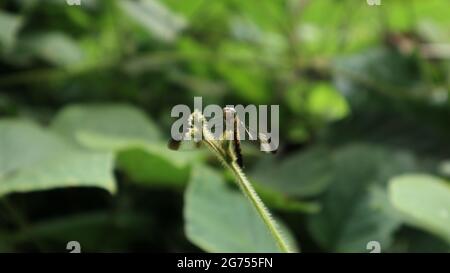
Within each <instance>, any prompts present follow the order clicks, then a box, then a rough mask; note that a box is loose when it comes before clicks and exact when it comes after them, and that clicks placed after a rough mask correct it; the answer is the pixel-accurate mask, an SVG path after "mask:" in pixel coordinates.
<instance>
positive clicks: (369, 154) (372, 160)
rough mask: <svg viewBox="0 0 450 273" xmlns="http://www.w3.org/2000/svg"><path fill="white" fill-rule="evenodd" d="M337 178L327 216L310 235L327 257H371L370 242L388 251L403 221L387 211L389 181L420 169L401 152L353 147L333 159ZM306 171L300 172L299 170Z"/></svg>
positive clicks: (314, 221)
mask: <svg viewBox="0 0 450 273" xmlns="http://www.w3.org/2000/svg"><path fill="white" fill-rule="evenodd" d="M332 161H333V165H332V167H331V168H330V169H329V170H328V173H330V174H331V176H332V177H333V179H332V181H331V182H330V184H329V185H330V186H329V188H328V189H327V191H326V192H325V194H324V196H323V197H322V198H321V202H322V210H321V211H320V212H319V213H317V214H314V215H312V216H311V217H310V219H309V221H308V229H309V231H310V232H311V234H312V236H313V238H315V240H316V241H317V242H318V243H319V244H320V245H321V246H322V247H323V248H324V249H326V250H327V251H333V252H366V251H367V250H366V244H367V243H368V242H369V241H378V242H380V244H381V247H382V249H384V250H386V249H388V248H389V246H390V244H391V243H392V235H393V232H394V231H395V230H396V229H397V228H398V227H399V225H400V217H399V216H398V215H396V214H395V213H393V212H392V211H393V209H392V208H391V207H389V206H388V205H385V204H388V203H389V202H388V198H387V195H386V189H385V188H386V184H387V181H388V180H389V178H390V177H392V176H394V175H397V174H402V173H406V172H409V171H411V170H414V169H416V168H417V167H416V163H415V160H414V158H413V157H412V156H411V155H410V154H408V153H406V152H402V151H392V150H391V149H384V148H382V147H380V146H373V145H364V144H353V145H348V146H344V147H342V148H340V149H338V150H337V151H335V152H334V154H333V155H332ZM299 168H301V166H299Z"/></svg>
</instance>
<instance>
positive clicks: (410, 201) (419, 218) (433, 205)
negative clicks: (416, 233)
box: [389, 174, 450, 242]
mask: <svg viewBox="0 0 450 273" xmlns="http://www.w3.org/2000/svg"><path fill="white" fill-rule="evenodd" d="M389 197H390V200H391V202H392V204H393V206H394V207H395V208H396V209H398V210H399V211H400V212H402V213H403V214H404V215H405V221H406V222H407V223H409V224H411V225H413V226H416V227H419V228H422V229H424V230H427V231H429V232H431V233H433V234H435V235H438V236H440V237H442V238H444V239H445V240H447V242H450V185H449V183H448V182H446V181H444V180H442V179H439V178H438V177H434V176H431V175H425V174H408V175H402V176H397V177H394V178H393V179H392V180H391V181H390V184H389Z"/></svg>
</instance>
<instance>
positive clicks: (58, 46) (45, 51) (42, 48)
mask: <svg viewBox="0 0 450 273" xmlns="http://www.w3.org/2000/svg"><path fill="white" fill-rule="evenodd" d="M14 54H15V55H17V58H18V59H29V58H38V59H40V60H44V61H46V62H49V63H51V64H54V65H58V66H71V65H76V64H79V63H81V61H82V60H83V52H82V51H81V49H80V47H79V46H78V44H77V43H76V41H74V40H73V39H72V38H71V37H69V36H67V35H66V34H64V33H60V32H46V33H33V34H31V35H29V36H25V37H23V38H22V39H20V40H19V41H18V48H17V50H16V52H14Z"/></svg>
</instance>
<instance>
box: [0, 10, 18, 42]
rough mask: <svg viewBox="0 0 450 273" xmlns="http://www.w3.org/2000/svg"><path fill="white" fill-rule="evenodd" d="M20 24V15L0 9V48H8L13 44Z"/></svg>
mask: <svg viewBox="0 0 450 273" xmlns="http://www.w3.org/2000/svg"><path fill="white" fill-rule="evenodd" d="M21 26H22V18H21V17H20V16H17V15H13V14H10V13H7V12H4V11H0V48H2V49H6V50H8V49H10V48H11V47H12V46H13V45H14V43H15V41H16V36H17V32H18V31H19V29H20V27H21Z"/></svg>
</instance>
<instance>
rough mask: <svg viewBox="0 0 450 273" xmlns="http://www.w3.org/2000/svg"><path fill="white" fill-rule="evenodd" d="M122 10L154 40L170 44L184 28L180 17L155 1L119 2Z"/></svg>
mask: <svg viewBox="0 0 450 273" xmlns="http://www.w3.org/2000/svg"><path fill="white" fill-rule="evenodd" d="M119 4H120V6H121V7H122V9H123V10H124V11H125V12H126V13H127V14H128V15H129V16H130V18H132V19H133V20H135V21H136V22H138V23H139V24H140V25H142V26H143V27H144V28H145V29H147V30H148V31H149V32H150V33H152V34H153V35H154V36H155V37H156V38H159V39H160V40H162V41H166V42H170V41H173V40H175V38H176V37H177V35H178V33H179V32H180V31H181V30H182V29H183V28H184V27H185V26H186V21H185V20H184V18H183V17H181V16H180V15H176V14H173V13H172V12H171V11H170V10H169V9H167V7H166V6H164V5H163V4H162V3H161V2H159V1H156V0H140V1H129V0H124V1H120V2H119Z"/></svg>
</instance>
